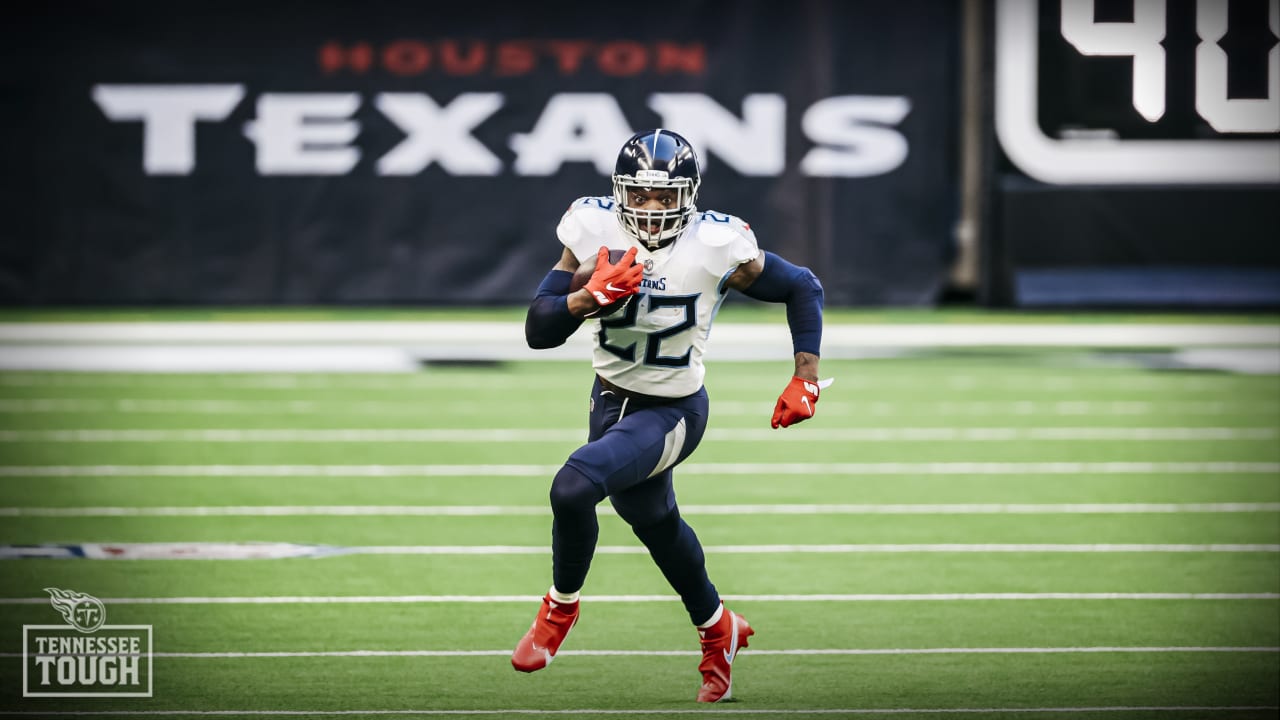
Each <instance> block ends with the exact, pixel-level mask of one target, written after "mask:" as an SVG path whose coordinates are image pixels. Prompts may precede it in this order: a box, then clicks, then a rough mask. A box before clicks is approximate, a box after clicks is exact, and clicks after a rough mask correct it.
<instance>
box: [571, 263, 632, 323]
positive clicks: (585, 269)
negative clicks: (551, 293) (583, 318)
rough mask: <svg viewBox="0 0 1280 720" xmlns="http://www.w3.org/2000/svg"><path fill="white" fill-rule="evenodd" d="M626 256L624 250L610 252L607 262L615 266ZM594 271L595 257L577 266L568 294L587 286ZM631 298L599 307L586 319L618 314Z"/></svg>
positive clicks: (630, 296)
mask: <svg viewBox="0 0 1280 720" xmlns="http://www.w3.org/2000/svg"><path fill="white" fill-rule="evenodd" d="M626 254H627V251H626V250H610V251H609V262H611V263H613V264H615V265H616V264H617V263H618V262H619V261H620V260H622V256H623V255H626ZM631 264H632V265H634V264H635V262H634V261H633V262H632V263H631ZM595 271H596V259H595V256H592V257H591V258H590V259H588V260H587V261H586V262H584V263H582V264H581V265H579V266H578V269H577V270H575V271H574V273H573V279H572V280H570V281H569V292H571V293H575V292H578V291H579V290H581V289H582V288H583V286H585V285H586V284H587V281H588V280H590V279H591V275H592V273H594V272H595ZM633 297H635V296H634V295H629V296H627V297H625V298H623V299H621V300H619V301H618V302H616V303H613V304H612V305H605V306H603V307H601V308H600V309H599V310H597V311H595V312H593V313H591V314H590V315H588V316H587V317H592V318H598V317H608V316H610V315H612V314H614V313H616V312H618V311H619V310H621V309H623V308H625V307H626V306H627V303H629V302H631V298H633Z"/></svg>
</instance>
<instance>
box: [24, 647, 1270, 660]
mask: <svg viewBox="0 0 1280 720" xmlns="http://www.w3.org/2000/svg"><path fill="white" fill-rule="evenodd" d="M743 652H744V653H747V654H749V655H753V656H756V655H759V656H779V655H781V656H803V655H827V656H830V655H1062V654H1080V653H1280V647H1269V646H1165V647H1136V646H1123V645H1120V646H1099V647H1075V646H1068V647H941V648H814V649H807V648H797V649H779V650H756V649H747V650H744V651H743ZM701 654H702V653H701V652H700V651H698V650H564V651H563V652H562V653H558V654H557V655H556V657H560V656H561V655H566V656H573V655H577V656H582V657H699V656H701ZM510 655H511V648H503V649H497V650H314V651H308V650H301V651H266V652H157V653H152V656H153V657H158V658H192V659H218V660H221V659H241V658H366V657H508V656H510ZM0 657H7V658H15V657H23V654H22V653H15V652H6V653H0Z"/></svg>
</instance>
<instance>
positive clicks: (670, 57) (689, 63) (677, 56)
mask: <svg viewBox="0 0 1280 720" xmlns="http://www.w3.org/2000/svg"><path fill="white" fill-rule="evenodd" d="M655 50H656V51H657V58H656V59H655V62H654V70H656V71H658V72H659V73H662V74H670V73H678V72H680V73H685V74H688V75H703V74H705V73H706V72H707V49H706V48H705V47H703V45H702V43H695V44H693V45H685V46H680V45H676V44H675V43H667V42H660V43H658V44H657V47H656V48H655Z"/></svg>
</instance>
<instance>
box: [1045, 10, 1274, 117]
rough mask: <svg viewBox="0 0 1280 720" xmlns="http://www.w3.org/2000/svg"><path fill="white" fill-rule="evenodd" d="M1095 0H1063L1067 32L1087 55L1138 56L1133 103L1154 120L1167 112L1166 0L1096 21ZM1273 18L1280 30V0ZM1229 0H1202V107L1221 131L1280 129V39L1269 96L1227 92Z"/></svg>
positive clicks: (1199, 86) (1199, 81) (1198, 71)
mask: <svg viewBox="0 0 1280 720" xmlns="http://www.w3.org/2000/svg"><path fill="white" fill-rule="evenodd" d="M1093 3H1094V0H1062V36H1063V37H1064V38H1066V40H1067V42H1069V43H1071V44H1072V45H1073V46H1074V47H1075V49H1076V50H1079V51H1080V53H1081V54H1083V55H1107V56H1129V57H1132V58H1133V107H1134V109H1135V110H1137V111H1138V112H1139V113H1141V114H1142V117H1144V118H1146V119H1147V120H1148V121H1149V122H1155V121H1157V120H1159V119H1160V118H1161V117H1163V116H1164V97H1165V59H1164V48H1163V47H1161V45H1160V41H1161V40H1163V39H1164V35H1165V0H1134V1H1133V22H1104V23H1100V22H1094V20H1093ZM1268 4H1269V6H1270V7H1269V9H1268V20H1269V24H1270V26H1271V32H1272V34H1273V35H1276V36H1280V0H1270V3H1268ZM1226 34H1227V0H1197V2H1196V35H1198V36H1199V37H1200V42H1199V44H1197V45H1196V112H1197V113H1199V114H1200V117H1202V118H1204V119H1205V121H1206V122H1208V123H1209V125H1210V126H1212V127H1213V129H1214V130H1217V131H1218V132H1221V133H1265V132H1277V131H1280V44H1277V45H1275V46H1273V47H1272V48H1271V51H1270V53H1269V54H1268V55H1267V96H1266V97H1265V98H1261V99H1252V98H1234V99H1233V98H1228V97H1227V53H1226V52H1225V51H1224V50H1223V49H1222V46H1220V45H1219V44H1218V41H1219V40H1221V39H1222V37H1223V36H1224V35H1226Z"/></svg>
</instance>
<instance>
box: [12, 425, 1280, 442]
mask: <svg viewBox="0 0 1280 720" xmlns="http://www.w3.org/2000/svg"><path fill="white" fill-rule="evenodd" d="M704 437H705V439H706V440H709V441H712V442H759V441H767V440H782V439H784V436H783V435H782V434H781V433H778V432H777V431H774V430H770V429H768V428H712V429H710V430H707V432H706V435H705V436H704ZM1278 437H1280V429H1278V428H1275V427H906V428H813V429H806V430H805V432H804V434H803V435H800V436H797V437H795V438H791V437H790V436H785V439H786V440H788V441H791V442H794V441H795V440H804V441H808V442H826V441H836V442H863V443H882V442H1013V441H1085V442H1096V441H1111V440H1114V441H1135V440H1139V441H1174V442H1185V441H1233V442H1234V441H1241V440H1275V439H1277V438H1278ZM585 439H586V430H585V429H584V428H541V429H529V428H476V429H454V428H376V429H375V428H333V429H301V428H278V429H265V428H255V429H248V430H241V429H210V428H204V429H130V430H102V429H73V430H0V443H36V442H46V443H134V442H137V443H162V442H185V443H196V442H198V443H339V442H341V443H433V442H435V443H451V444H457V443H491V442H539V443H541V442H583V441H584V440H585Z"/></svg>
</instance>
